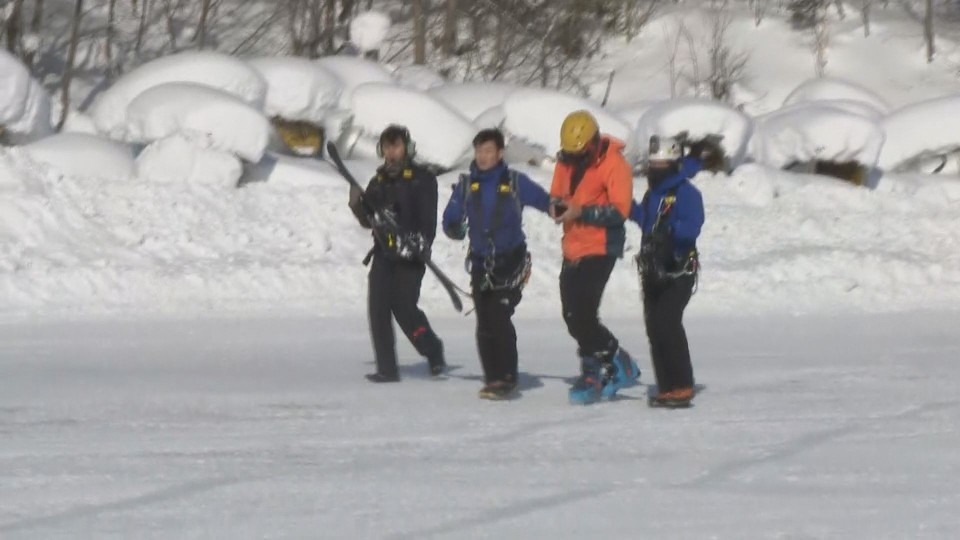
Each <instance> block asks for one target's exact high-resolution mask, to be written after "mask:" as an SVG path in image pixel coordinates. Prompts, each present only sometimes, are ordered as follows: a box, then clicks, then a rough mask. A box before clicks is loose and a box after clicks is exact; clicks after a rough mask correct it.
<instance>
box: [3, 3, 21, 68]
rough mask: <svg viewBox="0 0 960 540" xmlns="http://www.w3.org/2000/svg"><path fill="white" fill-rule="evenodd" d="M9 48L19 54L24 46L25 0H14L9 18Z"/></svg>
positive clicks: (7, 31) (7, 30)
mask: <svg viewBox="0 0 960 540" xmlns="http://www.w3.org/2000/svg"><path fill="white" fill-rule="evenodd" d="M5 34H6V35H7V50H8V51H10V52H11V53H13V54H15V55H17V56H19V55H20V53H21V49H22V47H21V46H20V39H21V38H22V37H23V0H14V1H13V9H12V10H11V11H10V18H9V19H7V28H6V32H5Z"/></svg>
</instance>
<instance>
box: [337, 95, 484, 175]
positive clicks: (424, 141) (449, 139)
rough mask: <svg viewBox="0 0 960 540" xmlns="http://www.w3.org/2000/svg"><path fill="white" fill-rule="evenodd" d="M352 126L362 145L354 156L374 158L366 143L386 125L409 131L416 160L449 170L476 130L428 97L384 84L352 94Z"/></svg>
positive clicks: (459, 157)
mask: <svg viewBox="0 0 960 540" xmlns="http://www.w3.org/2000/svg"><path fill="white" fill-rule="evenodd" d="M352 109H353V113H354V117H353V126H354V128H355V129H359V130H362V136H363V138H364V139H366V140H367V142H368V144H366V145H357V147H356V150H357V155H359V156H361V157H375V155H376V154H375V153H371V148H372V146H371V144H370V141H374V145H373V146H375V141H376V140H377V139H378V138H379V136H380V132H381V131H383V129H384V128H386V127H387V126H388V125H389V124H401V125H404V126H406V127H407V129H409V130H410V135H411V137H413V140H414V141H415V142H416V143H417V156H418V158H419V160H420V161H422V162H424V163H432V164H434V165H437V166H439V167H443V168H450V167H453V166H454V165H455V164H457V163H459V162H460V161H462V160H463V159H464V157H465V156H467V154H468V153H469V151H470V150H471V148H472V146H471V143H472V141H473V136H474V135H475V131H476V128H475V127H474V125H473V124H472V123H470V121H468V120H467V119H466V118H464V117H463V116H461V115H460V114H458V113H457V112H456V111H454V110H453V109H451V108H449V107H447V106H446V105H444V104H443V103H442V102H440V101H439V100H436V99H434V98H432V97H430V96H429V95H428V94H424V93H421V92H417V91H414V90H410V89H407V88H400V87H398V86H393V85H386V84H365V85H363V86H360V87H359V88H357V89H356V90H355V91H354V93H353V106H352Z"/></svg>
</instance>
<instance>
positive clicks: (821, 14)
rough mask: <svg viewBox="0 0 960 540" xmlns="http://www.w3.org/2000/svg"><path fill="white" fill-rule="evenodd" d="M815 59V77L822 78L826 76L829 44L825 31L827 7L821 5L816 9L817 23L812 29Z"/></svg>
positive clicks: (826, 30)
mask: <svg viewBox="0 0 960 540" xmlns="http://www.w3.org/2000/svg"><path fill="white" fill-rule="evenodd" d="M814 36H815V47H816V51H815V52H816V59H817V65H816V69H817V77H823V76H824V75H826V74H827V46H828V45H829V42H830V34H829V30H828V29H827V6H826V4H823V5H821V6H820V7H818V8H817V23H816V26H815V27H814Z"/></svg>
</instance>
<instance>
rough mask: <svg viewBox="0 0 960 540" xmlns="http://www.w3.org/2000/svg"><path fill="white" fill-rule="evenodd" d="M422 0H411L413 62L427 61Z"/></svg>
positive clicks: (425, 28)
mask: <svg viewBox="0 0 960 540" xmlns="http://www.w3.org/2000/svg"><path fill="white" fill-rule="evenodd" d="M423 2H424V0H413V63H414V64H420V65H423V64H426V63H427V22H426V20H425V14H424V10H423Z"/></svg>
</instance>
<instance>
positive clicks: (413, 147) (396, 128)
mask: <svg viewBox="0 0 960 540" xmlns="http://www.w3.org/2000/svg"><path fill="white" fill-rule="evenodd" d="M390 131H393V132H400V137H401V138H402V139H403V144H404V150H405V151H406V154H407V156H406V157H407V159H408V160H410V159H413V157H414V156H415V155H417V143H416V142H414V140H413V138H411V137H410V130H409V129H407V128H406V126H401V125H399V124H390V125H389V126H387V128H386V129H384V130H383V131H382V132H381V133H380V139H379V140H378V141H377V157H379V158H382V157H383V138H384V135H386V134H387V132H390Z"/></svg>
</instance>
